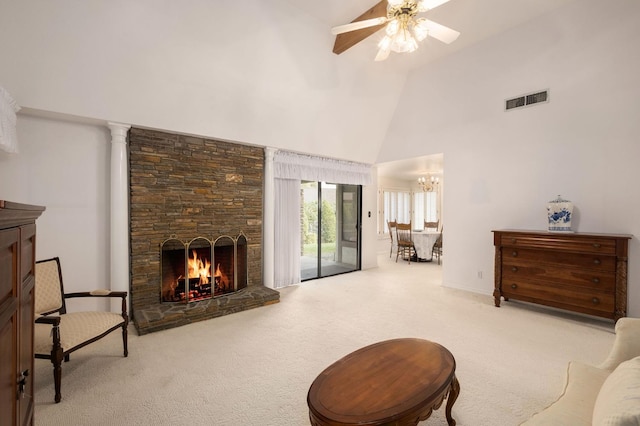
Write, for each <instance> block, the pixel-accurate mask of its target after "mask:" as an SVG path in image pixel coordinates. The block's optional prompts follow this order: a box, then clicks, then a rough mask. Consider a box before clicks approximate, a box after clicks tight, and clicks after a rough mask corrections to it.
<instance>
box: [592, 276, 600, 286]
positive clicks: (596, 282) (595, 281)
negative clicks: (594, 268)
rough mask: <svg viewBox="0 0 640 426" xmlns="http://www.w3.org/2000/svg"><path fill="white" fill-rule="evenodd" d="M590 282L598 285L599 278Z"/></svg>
mask: <svg viewBox="0 0 640 426" xmlns="http://www.w3.org/2000/svg"><path fill="white" fill-rule="evenodd" d="M591 282H593V283H594V284H598V283H599V282H600V278H598V277H594V278H593V279H592V280H591Z"/></svg>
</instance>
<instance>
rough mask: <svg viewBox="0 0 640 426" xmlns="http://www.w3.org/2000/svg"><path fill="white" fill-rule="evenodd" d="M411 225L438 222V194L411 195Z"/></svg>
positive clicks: (419, 193) (431, 192)
mask: <svg viewBox="0 0 640 426" xmlns="http://www.w3.org/2000/svg"><path fill="white" fill-rule="evenodd" d="M413 205H414V206H415V208H414V210H413V223H415V224H419V223H424V222H437V221H438V193H437V192H436V191H430V192H415V193H414V194H413Z"/></svg>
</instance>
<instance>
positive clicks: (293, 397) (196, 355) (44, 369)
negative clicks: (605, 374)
mask: <svg viewBox="0 0 640 426" xmlns="http://www.w3.org/2000/svg"><path fill="white" fill-rule="evenodd" d="M379 265H380V266H379V267H378V268H376V269H372V270H367V271H361V272H356V273H350V274H345V275H340V276H336V277H331V278H325V279H322V280H316V281H312V282H307V283H304V284H302V285H299V286H294V287H289V288H286V289H282V291H281V301H280V303H278V304H276V305H272V306H267V307H262V308H257V309H253V310H250V311H245V312H240V313H237V314H233V315H229V316H225V317H221V318H217V319H213V320H208V321H203V322H200V323H196V324H192V325H188V326H184V327H179V328H175V329H171V330H166V331H162V332H157V333H152V334H149V335H145V336H138V335H136V333H135V329H134V328H133V326H132V327H131V332H130V340H129V357H128V358H123V357H122V344H121V339H120V335H119V334H117V333H116V334H113V335H112V336H110V337H107V338H105V339H103V340H102V341H101V342H98V343H94V344H93V345H90V346H89V347H86V348H83V349H81V350H79V351H78V352H76V353H75V354H73V355H72V357H71V361H70V362H69V363H65V364H64V365H63V370H62V402H61V403H59V404H55V403H54V402H53V395H54V391H53V377H52V373H51V364H50V363H49V362H48V361H43V360H36V368H35V388H36V394H35V400H36V408H35V424H36V425H37V426H45V425H65V426H67V425H225V426H227V425H228V426H243V425H256V426H257V425H261V426H265V425H273V426H288V425H290V426H302V425H308V424H309V421H308V408H307V404H306V396H307V391H308V389H309V386H310V385H311V383H312V382H313V380H314V379H315V377H316V376H317V375H318V373H320V372H321V371H322V370H323V369H324V368H326V367H327V366H329V365H330V364H331V363H333V362H334V361H336V360H337V359H339V358H341V357H343V356H344V355H346V354H348V353H350V352H352V351H354V350H356V349H358V348H360V347H363V346H365V345H369V344H372V343H375V342H378V341H382V340H387V339H393V338H399V337H418V338H423V339H428V340H432V341H435V342H439V343H440V344H442V345H444V346H445V347H447V348H448V349H449V350H450V351H451V352H452V353H453V355H454V356H455V358H456V362H457V376H458V379H459V381H460V386H461V392H460V396H459V398H458V400H457V402H456V403H455V405H454V407H453V417H454V418H455V419H456V420H457V422H458V425H460V426H509V425H517V424H519V423H520V422H521V421H523V420H525V419H527V418H528V417H529V416H531V415H532V414H533V413H535V412H536V411H539V410H541V409H542V408H544V407H545V406H546V405H548V404H549V403H551V402H552V401H553V400H554V399H555V398H556V397H557V396H558V395H559V393H560V392H561V390H562V386H563V383H564V375H565V371H566V366H567V363H568V362H569V361H570V360H581V361H585V362H588V363H599V362H600V361H602V360H603V359H604V358H605V356H606V355H607V353H608V351H609V348H610V346H611V344H612V342H613V339H614V334H613V324H612V323H611V322H609V321H604V320H602V321H601V320H597V319H591V318H585V317H581V316H578V315H573V314H569V313H562V312H559V311H556V310H550V309H545V308H541V307H536V306H533V305H528V304H524V303H517V302H506V303H503V304H502V307H501V308H496V307H494V306H493V299H492V297H491V296H486V295H479V294H474V293H468V292H464V291H460V290H453V289H448V288H444V287H442V286H441V281H442V270H441V267H439V266H438V265H437V264H434V263H411V264H410V265H408V264H407V263H406V262H398V263H395V262H394V261H393V260H389V258H388V257H386V256H381V257H380V258H379ZM421 424H425V425H434V426H436V425H445V424H446V420H445V418H444V406H443V407H442V408H441V409H440V410H438V411H435V412H434V414H433V415H432V417H431V418H430V419H428V420H426V421H425V422H422V423H421Z"/></svg>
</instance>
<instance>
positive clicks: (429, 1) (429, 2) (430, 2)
mask: <svg viewBox="0 0 640 426" xmlns="http://www.w3.org/2000/svg"><path fill="white" fill-rule="evenodd" d="M448 1H449V0H421V1H420V2H419V6H420V8H421V9H422V8H426V10H429V9H435V8H436V7H438V6H440V5H441V4H445V3H446V2H448ZM423 11H424V10H421V12H423Z"/></svg>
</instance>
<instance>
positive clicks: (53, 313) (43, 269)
mask: <svg viewBox="0 0 640 426" xmlns="http://www.w3.org/2000/svg"><path fill="white" fill-rule="evenodd" d="M78 297H119V298H121V299H122V312H121V313H113V312H100V311H95V312H67V306H66V302H65V301H66V300H67V299H70V298H78ZM128 324H129V319H128V316H127V293H126V292H125V291H109V290H95V291H91V292H80V293H68V294H65V293H64V288H63V285H62V268H61V266H60V259H59V258H57V257H55V258H52V259H47V260H41V261H38V262H36V285H35V330H34V352H35V357H36V358H40V359H49V360H51V363H52V364H53V378H54V384H55V401H56V402H60V400H61V399H62V395H61V393H60V384H61V380H62V366H61V364H62V360H63V359H64V360H65V362H68V361H69V354H70V353H71V352H74V351H77V350H78V349H80V348H82V347H84V346H86V345H88V344H90V343H92V342H95V341H96V340H98V339H101V338H102V337H104V336H106V335H107V334H109V333H111V332H112V331H115V330H117V329H119V328H121V329H122V343H123V346H124V356H125V357H126V356H127V355H128V349H127V325H128Z"/></svg>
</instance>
